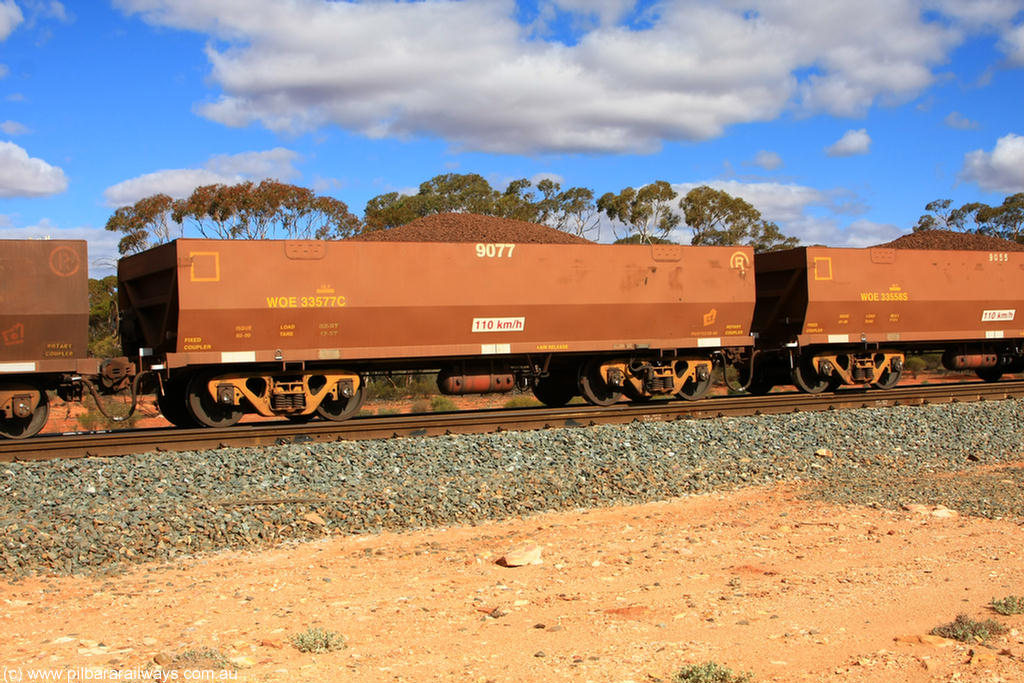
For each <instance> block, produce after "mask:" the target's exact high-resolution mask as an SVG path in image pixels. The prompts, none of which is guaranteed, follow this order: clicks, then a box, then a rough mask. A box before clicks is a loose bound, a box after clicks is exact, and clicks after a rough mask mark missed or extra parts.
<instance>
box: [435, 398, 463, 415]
mask: <svg viewBox="0 0 1024 683" xmlns="http://www.w3.org/2000/svg"><path fill="white" fill-rule="evenodd" d="M430 409H431V410H432V411H434V412H435V413H447V412H449V411H452V410H458V409H459V407H458V406H457V405H455V401H453V400H451V399H450V398H448V397H447V396H435V397H434V398H432V399H430Z"/></svg>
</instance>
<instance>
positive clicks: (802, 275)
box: [740, 247, 1024, 393]
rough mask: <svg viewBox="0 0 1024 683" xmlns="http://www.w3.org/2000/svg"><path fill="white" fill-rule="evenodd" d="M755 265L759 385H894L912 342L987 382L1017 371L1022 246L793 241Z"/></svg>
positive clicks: (754, 370) (755, 376)
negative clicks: (848, 245)
mask: <svg viewBox="0 0 1024 683" xmlns="http://www.w3.org/2000/svg"><path fill="white" fill-rule="evenodd" d="M755 267H756V271H757V306H756V309H755V312H754V322H753V327H754V330H755V334H756V336H757V340H756V346H757V349H758V352H757V354H755V356H754V359H753V363H752V364H751V363H747V364H745V365H744V366H742V367H741V373H740V374H741V379H742V380H744V381H745V382H747V383H749V389H750V390H751V391H752V392H754V393H764V392H767V391H769V390H770V389H771V388H772V387H773V386H774V385H778V384H795V385H796V386H797V387H798V388H799V389H801V390H803V391H805V392H810V393H817V392H820V391H824V390H825V389H828V388H832V389H835V388H837V387H839V386H841V385H844V384H862V385H864V384H868V385H872V386H875V387H880V388H889V387H892V386H894V385H895V384H896V383H897V382H898V381H899V378H900V375H901V373H902V370H903V363H904V359H905V354H906V353H907V352H910V351H913V352H918V353H926V352H942V353H943V364H944V365H945V366H946V367H947V368H948V369H951V370H974V371H976V372H977V374H978V376H979V377H981V378H982V379H985V380H988V381H995V380H998V379H999V378H1000V377H1001V376H1002V374H1003V373H1005V372H1021V371H1022V370H1024V354H1022V346H1024V320H1022V318H1021V314H1022V313H1024V252H1021V251H953V250H922V249H890V248H867V249H841V248H829V247H800V248H797V249H790V250H786V251H778V252H771V253H765V254H758V255H757V256H756V257H755Z"/></svg>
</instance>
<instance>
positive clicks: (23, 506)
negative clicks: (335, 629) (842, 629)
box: [0, 400, 1024, 577]
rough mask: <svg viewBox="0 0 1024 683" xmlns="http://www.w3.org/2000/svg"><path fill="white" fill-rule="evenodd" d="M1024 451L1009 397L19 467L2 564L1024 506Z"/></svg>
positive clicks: (75, 567) (116, 561)
mask: <svg viewBox="0 0 1024 683" xmlns="http://www.w3.org/2000/svg"><path fill="white" fill-rule="evenodd" d="M821 449H827V450H830V451H831V452H832V454H831V455H827V454H826V455H815V452H816V451H819V450H821ZM1022 453H1024V401H1019V400H1009V401H1000V402H988V403H969V404H948V405H938V406H923V407H896V408H865V409H859V410H849V411H841V412H821V413H797V414H789V415H768V416H759V417H743V418H720V419H714V420H684V421H677V422H672V423H662V422H650V423H634V424H631V425H626V426H599V427H593V428H575V429H553V430H546V431H536V432H505V433H499V434H481V435H461V436H450V437H434V438H403V439H391V440H383V441H366V442H336V443H321V444H316V443H314V444H302V445H289V446H279V447H274V448H225V449H220V450H216V451H206V452H184V453H148V454H144V455H139V456H134V457H124V458H110V459H101V458H87V459H80V460H63V461H49V462H36V463H10V464H6V465H3V466H0V574H2V575H4V576H7V577H14V576H22V575H26V574H31V573H46V574H50V573H56V574H68V573H83V572H85V573H92V572H97V571H99V572H104V571H117V570H119V569H122V568H123V567H124V566H125V565H126V564H128V563H134V562H140V561H149V560H173V559H174V558H176V557H180V556H183V555H190V554H194V553H196V552H202V551H212V550H219V549H225V548H258V547H265V546H268V545H272V544H276V543H280V542H282V541H288V540H292V539H311V538H318V537H322V536H324V535H327V534H365V533H374V532H379V531H381V530H400V529H410V528H418V527H424V526H443V525H452V524H472V523H474V522H478V521H481V520H485V519H494V518H505V517H510V516H519V515H527V514H531V513H536V512H542V511H547V510H557V509H566V508H581V507H598V506H607V505H616V504H630V503H640V502H646V501H652V500H661V499H666V498H670V497H673V496H679V495H686V494H692V493H700V492H707V491H713V490H722V489H731V488H737V487H743V486H750V485H765V484H772V483H776V482H795V481H802V482H806V484H807V485H806V486H805V487H804V491H805V495H809V496H813V497H816V498H819V499H823V500H828V501H834V502H839V503H856V504H867V505H880V506H887V507H896V506H898V505H900V504H902V503H907V502H916V503H924V504H942V505H946V506H947V507H950V508H953V509H955V510H958V511H959V512H960V513H961V514H965V515H980V516H988V517H993V516H996V517H998V516H1011V517H1019V518H1024V494H1022V493H1021V491H1022V490H1024V487H1022V486H1021V483H1024V477H1022V470H1021V469H1012V468H1001V469H999V468H995V469H993V468H992V467H991V466H998V465H1000V464H1006V463H1010V462H1017V461H1021V460H1024V457H1022ZM949 472H959V473H961V474H960V475H958V476H952V477H951V476H948V473H949ZM1007 482H1009V483H1007ZM311 513H315V514H311Z"/></svg>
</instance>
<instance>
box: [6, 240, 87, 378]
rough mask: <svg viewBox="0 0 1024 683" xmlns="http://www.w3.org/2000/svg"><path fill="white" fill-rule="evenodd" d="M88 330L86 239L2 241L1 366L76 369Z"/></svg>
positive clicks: (29, 369) (12, 369) (8, 368)
mask: <svg viewBox="0 0 1024 683" xmlns="http://www.w3.org/2000/svg"><path fill="white" fill-rule="evenodd" d="M88 329H89V283H88V251H87V244H86V242H84V241H81V240H2V241H0V370H2V371H4V372H8V371H10V372H17V371H23V372H63V371H74V370H75V369H76V367H77V364H78V363H77V360H76V359H82V358H85V357H86V356H87V355H88Z"/></svg>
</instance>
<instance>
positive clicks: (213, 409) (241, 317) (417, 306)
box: [118, 239, 755, 426]
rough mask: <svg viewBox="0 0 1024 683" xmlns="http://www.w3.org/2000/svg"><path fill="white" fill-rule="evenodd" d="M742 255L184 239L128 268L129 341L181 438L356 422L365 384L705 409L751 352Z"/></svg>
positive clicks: (747, 264) (125, 329)
mask: <svg viewBox="0 0 1024 683" xmlns="http://www.w3.org/2000/svg"><path fill="white" fill-rule="evenodd" d="M752 264H753V253H752V251H751V250H750V249H749V248H745V247H683V246H675V245H665V246H661V245H657V246H651V245H645V246H625V245H615V246H612V245H593V244H535V243H521V244H515V243H471V242H467V243H451V242H434V243H428V242H421V243H412V242H371V241H366V242H364V241H351V240H350V241H337V242H323V241H271V240H261V241H252V242H248V241H234V240H196V239H179V240H176V241H174V242H172V243H169V244H165V245H161V246H158V247H155V248H153V249H150V250H149V251H146V252H143V253H141V254H137V255H134V256H130V257H126V258H124V259H122V260H121V261H120V264H119V269H118V276H119V280H120V285H119V297H120V303H121V308H122V316H123V319H122V342H123V345H124V349H125V352H126V353H127V354H128V355H129V356H139V357H141V358H142V359H143V367H141V368H140V370H143V371H145V370H153V371H155V372H156V374H157V376H158V378H159V381H160V390H159V397H158V401H159V405H160V407H161V410H162V411H163V412H164V414H165V416H167V417H168V419H170V420H171V421H172V422H174V423H176V424H196V423H198V424H201V425H208V426H218V425H229V424H232V423H234V422H236V421H237V420H238V419H239V418H240V417H241V416H242V414H243V413H246V412H254V413H259V414H261V415H265V416H273V415H278V416H285V417H288V418H290V419H293V420H305V419H309V418H311V417H312V416H313V415H315V414H318V415H320V416H321V417H324V418H326V419H331V420H341V419H345V418H347V417H349V416H350V415H352V414H354V413H355V412H356V411H357V410H358V408H359V405H360V403H361V400H362V395H363V387H364V382H365V379H366V377H367V375H368V374H372V373H378V372H388V371H412V370H436V371H438V372H439V376H438V384H439V387H440V389H441V391H442V392H445V393H451V394H458V393H483V392H492V391H507V390H510V389H512V388H513V387H515V386H519V387H521V388H532V389H533V391H534V393H535V394H536V395H537V396H538V398H539V399H540V400H541V401H542V402H544V403H546V404H549V405H560V404H564V403H566V402H567V401H569V400H570V399H571V398H572V397H574V396H576V395H582V396H583V397H584V398H585V399H586V400H587V401H589V402H591V403H595V404H607V403H611V402H613V401H615V400H617V399H618V398H619V397H620V396H621V395H622V394H623V393H625V394H626V395H627V396H628V397H630V398H633V399H636V400H645V399H647V398H650V397H653V396H658V395H678V396H681V397H683V398H689V399H695V398H699V397H700V396H702V395H704V393H705V392H706V391H707V389H708V387H709V385H710V382H711V370H712V365H713V363H714V362H715V361H716V354H721V353H722V351H723V350H731V351H736V350H742V349H745V348H747V347H749V346H750V345H751V344H752V340H751V337H750V323H751V318H752V316H753V311H754V301H755V297H754V273H753V269H752Z"/></svg>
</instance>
